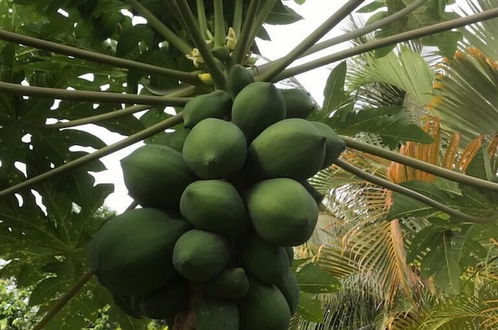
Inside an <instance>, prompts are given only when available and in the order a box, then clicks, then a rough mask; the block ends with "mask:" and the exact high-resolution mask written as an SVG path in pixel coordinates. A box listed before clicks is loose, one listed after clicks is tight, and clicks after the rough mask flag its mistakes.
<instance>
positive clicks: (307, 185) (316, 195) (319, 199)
mask: <svg viewBox="0 0 498 330" xmlns="http://www.w3.org/2000/svg"><path fill="white" fill-rule="evenodd" d="M299 183H300V184H302V185H303V187H304V188H305V189H306V191H307V192H308V193H309V194H310V195H311V197H313V199H314V200H315V202H316V205H318V206H320V204H322V200H323V198H324V197H325V195H323V194H321V193H320V192H319V191H318V190H316V189H315V187H313V186H312V185H311V184H310V183H309V182H308V181H306V180H305V181H300V182H299Z"/></svg>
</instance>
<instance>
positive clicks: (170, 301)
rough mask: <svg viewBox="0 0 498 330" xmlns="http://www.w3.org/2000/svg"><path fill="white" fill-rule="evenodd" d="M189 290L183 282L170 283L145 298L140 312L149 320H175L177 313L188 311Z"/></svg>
mask: <svg viewBox="0 0 498 330" xmlns="http://www.w3.org/2000/svg"><path fill="white" fill-rule="evenodd" d="M188 303H189V290H188V287H187V286H186V284H185V283H183V282H181V281H173V282H169V283H168V284H166V285H165V286H163V287H161V288H158V289H156V290H154V291H152V292H149V293H147V294H146V295H144V296H143V298H142V300H141V303H140V310H141V311H142V314H143V315H144V316H145V317H148V318H149V319H156V320H164V319H168V318H174V316H175V315H176V314H177V313H180V312H182V311H184V310H186V309H187V307H188Z"/></svg>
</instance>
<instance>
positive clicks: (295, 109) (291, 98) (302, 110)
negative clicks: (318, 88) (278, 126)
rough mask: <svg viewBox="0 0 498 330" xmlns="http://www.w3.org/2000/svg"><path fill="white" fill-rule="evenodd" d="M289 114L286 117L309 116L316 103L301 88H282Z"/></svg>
mask: <svg viewBox="0 0 498 330" xmlns="http://www.w3.org/2000/svg"><path fill="white" fill-rule="evenodd" d="M280 91H281V92H282V96H283V97H284V101H285V106H286V108H287V114H286V116H285V118H308V116H309V115H310V114H311V112H312V111H313V109H315V105H314V104H313V101H312V100H311V98H310V96H309V95H308V94H307V93H306V92H305V91H303V90H301V89H299V88H290V89H281V90H280Z"/></svg>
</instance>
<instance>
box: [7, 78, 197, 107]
mask: <svg viewBox="0 0 498 330" xmlns="http://www.w3.org/2000/svg"><path fill="white" fill-rule="evenodd" d="M0 91H3V92H6V93H13V94H20V95H24V96H35V97H41V98H54V99H61V100H73V101H88V102H117V103H136V104H157V105H172V106H184V105H185V104H186V103H187V101H188V100H189V98H180V97H161V96H152V95H136V94H121V93H110V92H94V91H73V90H67V89H62V88H48V87H35V86H23V85H18V84H12V83H7V82H3V81H2V82H0Z"/></svg>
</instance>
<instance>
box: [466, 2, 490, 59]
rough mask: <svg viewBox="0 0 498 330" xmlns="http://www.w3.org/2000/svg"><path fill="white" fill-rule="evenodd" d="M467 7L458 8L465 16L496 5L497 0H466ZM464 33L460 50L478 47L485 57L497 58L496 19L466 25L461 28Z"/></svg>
mask: <svg viewBox="0 0 498 330" xmlns="http://www.w3.org/2000/svg"><path fill="white" fill-rule="evenodd" d="M467 6H468V8H469V9H467V10H466V9H463V8H460V10H461V11H462V12H463V13H464V15H465V16H468V15H473V14H477V13H479V12H482V11H484V10H487V9H493V8H496V7H498V1H497V0H467ZM460 31H461V32H462V33H463V35H464V40H463V42H462V44H461V50H463V49H466V48H468V47H470V46H473V47H476V48H478V49H480V50H481V51H482V52H483V53H484V54H485V55H486V56H487V57H489V58H494V59H498V39H497V38H496V31H498V19H491V20H487V21H483V22H480V23H479V24H472V25H468V26H466V27H465V28H461V29H460Z"/></svg>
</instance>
